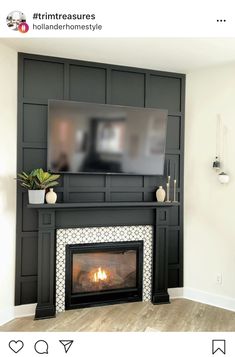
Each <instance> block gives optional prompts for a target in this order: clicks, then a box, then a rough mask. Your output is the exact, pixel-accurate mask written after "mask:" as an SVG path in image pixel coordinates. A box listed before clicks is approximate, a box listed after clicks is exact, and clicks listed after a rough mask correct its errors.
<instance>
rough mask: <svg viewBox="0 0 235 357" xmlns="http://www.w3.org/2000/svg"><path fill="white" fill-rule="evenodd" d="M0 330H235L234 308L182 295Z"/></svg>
mask: <svg viewBox="0 0 235 357" xmlns="http://www.w3.org/2000/svg"><path fill="white" fill-rule="evenodd" d="M0 331H34V332H36V331H60V332H67V331H68V332H70V331H87V332H88V331H94V332H95V331H102V332H104V331H107V332H108V331H109V332H111V331H113V332H114V331H116V332H120V331H126V332H129V331H235V312H232V311H227V310H223V309H219V308H216V307H213V306H209V305H204V304H201V303H197V302H193V301H190V300H186V299H175V300H172V303H171V304H167V305H152V304H151V303H150V302H136V303H129V304H121V305H109V306H102V307H93V308H87V309H78V310H70V311H66V312H63V313H60V314H58V315H57V317H56V318H55V319H48V320H39V321H34V320H33V316H30V317H24V318H18V319H15V320H13V321H11V322H9V323H7V324H5V325H3V326H1V327H0Z"/></svg>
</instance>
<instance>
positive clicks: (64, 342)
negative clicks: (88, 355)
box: [60, 340, 74, 353]
mask: <svg viewBox="0 0 235 357" xmlns="http://www.w3.org/2000/svg"><path fill="white" fill-rule="evenodd" d="M73 342H74V341H73V340H60V343H61V344H62V345H63V346H64V351H65V353H67V352H68V350H69V349H70V347H71V346H72V344H73Z"/></svg>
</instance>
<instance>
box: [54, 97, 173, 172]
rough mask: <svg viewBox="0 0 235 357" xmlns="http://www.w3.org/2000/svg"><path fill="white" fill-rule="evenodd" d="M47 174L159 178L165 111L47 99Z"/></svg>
mask: <svg viewBox="0 0 235 357" xmlns="http://www.w3.org/2000/svg"><path fill="white" fill-rule="evenodd" d="M48 104H49V105H48V108H49V109H48V170H49V171H53V172H68V173H126V174H137V175H138V174H140V175H162V174H163V169H164V158H165V144H166V130H167V114H168V113H167V110H161V109H151V108H136V107H125V106H117V105H107V104H95V103H81V102H71V101H60V100H50V101H49V103H48Z"/></svg>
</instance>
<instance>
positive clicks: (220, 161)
mask: <svg viewBox="0 0 235 357" xmlns="http://www.w3.org/2000/svg"><path fill="white" fill-rule="evenodd" d="M222 128H223V131H222V133H221V118H220V115H219V114H218V115H217V127H216V156H215V160H214V161H213V164H212V167H213V169H214V171H215V172H216V173H219V172H220V170H221V169H222V166H223V167H224V166H225V158H226V156H227V128H226V126H225V125H223V127H222ZM221 134H222V135H221ZM218 179H219V182H220V183H222V184H226V183H228V182H229V179H230V177H229V175H228V174H227V173H225V172H224V171H222V172H220V173H219V174H218Z"/></svg>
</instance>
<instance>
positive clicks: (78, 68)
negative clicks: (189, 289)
mask: <svg viewBox="0 0 235 357" xmlns="http://www.w3.org/2000/svg"><path fill="white" fill-rule="evenodd" d="M18 68H19V71H18V157H17V163H18V164H17V170H18V171H21V170H25V171H30V170H32V169H34V168H37V167H42V168H43V169H46V168H47V163H46V158H47V107H48V100H49V99H64V100H73V101H84V102H96V103H107V104H119V105H128V106H135V107H154V108H161V109H168V112H169V117H168V129H167V142H166V160H165V170H164V175H163V176H141V175H139V176H138V175H136V176H131V175H123V176H122V175H112V176H106V175H102V174H101V175H79V174H71V175H69V174H65V175H63V176H62V177H61V179H60V185H59V186H58V187H57V188H56V191H57V194H58V201H59V202H78V201H79V202H105V201H110V202H112V201H113V202H114V201H155V200H156V195H155V191H156V188H157V187H158V186H159V185H165V184H166V176H167V167H169V168H170V172H169V174H170V175H171V176H173V175H174V174H175V177H176V179H177V182H178V188H177V194H178V198H179V200H180V201H181V205H180V207H173V208H171V209H170V219H169V287H178V286H182V285H183V231H182V225H183V217H182V212H183V147H184V91H185V89H184V88H185V76H184V75H183V74H177V73H168V72H159V71H152V70H145V69H139V68H130V67H124V66H115V65H107V64H102V63H92V62H84V61H75V60H69V59H62V58H54V57H53V58H52V57H44V56H37V55H31V54H23V53H21V54H19V64H18ZM89 212H90V213H87V212H81V217H82V218H81V217H80V218H81V219H82V220H83V222H87V224H89V222H90V218H89V217H88V216H87V214H91V215H92V214H93V215H94V221H96V220H97V219H98V220H99V221H102V219H104V217H103V216H100V217H99V214H98V213H99V212H91V211H89ZM115 214H116V215H118V217H117V222H118V223H122V222H124V221H125V222H124V223H125V224H128V217H127V216H126V215H125V217H124V216H123V212H121V211H119V212H118V211H115ZM136 214H137V215H138V213H137V211H136ZM149 214H150V213H148V212H147V211H146V215H145V216H146V217H148V215H149ZM97 217H98V218H97ZM150 218H151V214H150V215H149V219H150ZM139 219H140V221H141V216H140V217H139ZM36 296H37V213H36V212H35V211H34V210H30V209H28V208H27V193H25V192H24V191H23V190H22V189H21V188H20V187H18V192H17V251H16V294H15V303H16V305H19V304H27V303H34V302H36Z"/></svg>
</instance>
